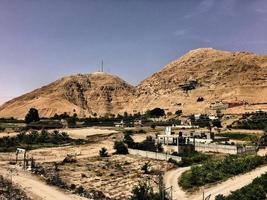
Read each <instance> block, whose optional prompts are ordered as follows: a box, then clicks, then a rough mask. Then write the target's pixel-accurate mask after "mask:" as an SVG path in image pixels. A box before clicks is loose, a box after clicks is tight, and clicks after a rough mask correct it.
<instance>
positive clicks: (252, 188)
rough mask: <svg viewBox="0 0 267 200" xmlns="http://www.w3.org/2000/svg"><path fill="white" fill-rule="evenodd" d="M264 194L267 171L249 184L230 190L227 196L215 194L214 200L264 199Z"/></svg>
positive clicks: (266, 187)
mask: <svg viewBox="0 0 267 200" xmlns="http://www.w3.org/2000/svg"><path fill="white" fill-rule="evenodd" d="M266 195H267V173H265V174H263V175H262V176H260V177H258V178H256V179H254V180H253V182H252V183H251V184H249V185H247V186H245V187H243V188H241V189H239V190H236V191H234V192H232V193H231V194H230V195H229V196H223V195H221V194H220V195H217V196H216V198H215V200H240V199H245V200H255V199H257V200H266Z"/></svg>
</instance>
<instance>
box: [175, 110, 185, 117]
mask: <svg viewBox="0 0 267 200" xmlns="http://www.w3.org/2000/svg"><path fill="white" fill-rule="evenodd" d="M181 114H183V111H182V110H176V111H175V115H177V116H180V115H181Z"/></svg>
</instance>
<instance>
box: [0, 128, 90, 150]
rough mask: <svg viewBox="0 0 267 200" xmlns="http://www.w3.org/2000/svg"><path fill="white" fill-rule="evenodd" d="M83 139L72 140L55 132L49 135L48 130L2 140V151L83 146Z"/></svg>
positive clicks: (63, 133) (21, 134)
mask: <svg viewBox="0 0 267 200" xmlns="http://www.w3.org/2000/svg"><path fill="white" fill-rule="evenodd" d="M82 143H85V141H84V140H81V139H72V138H70V137H69V135H68V134H67V133H65V132H59V131H53V132H51V133H49V132H48V131H46V130H42V131H41V132H38V131H31V132H29V133H26V132H21V133H19V134H18V135H16V136H13V137H9V136H6V137H3V138H0V151H2V152H8V151H15V150H16V148H25V149H27V150H31V149H37V148H41V147H55V146H60V145H63V144H82Z"/></svg>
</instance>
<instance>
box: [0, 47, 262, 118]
mask: <svg viewBox="0 0 267 200" xmlns="http://www.w3.org/2000/svg"><path fill="white" fill-rule="evenodd" d="M198 99H201V100H199V101H198ZM216 102H217V103H216ZM218 102H223V104H225V105H226V104H227V105H228V107H225V108H224V106H223V108H224V112H226V113H243V112H250V111H255V110H258V109H264V110H267V55H256V54H254V53H248V52H227V51H219V50H215V49H212V48H203V49H196V50H192V51H190V52H188V53H187V54H185V55H184V56H182V57H181V58H179V59H178V60H175V61H173V62H171V63H169V64H168V65H166V66H165V67H164V68H163V69H162V70H161V71H159V72H157V73H155V74H153V75H152V76H151V77H149V78H147V79H145V80H144V81H142V82H141V83H140V84H139V85H138V86H136V87H133V86H131V85H129V84H128V83H127V82H125V81H123V80H122V79H120V78H119V77H117V76H114V75H111V74H108V73H103V72H96V73H92V74H84V75H82V74H80V75H75V76H69V77H64V78H62V79H60V80H57V81H55V82H53V83H51V84H49V85H47V86H44V87H42V88H40V89H37V90H35V91H33V92H31V93H28V94H25V95H23V96H20V97H18V98H15V99H13V100H11V101H9V102H7V103H5V104H4V105H3V106H1V107H0V117H12V116H13V117H17V118H23V117H24V116H25V114H26V112H27V111H28V109H29V108H31V107H35V108H37V109H38V110H39V112H40V114H41V116H44V117H50V116H53V115H54V114H56V113H57V114H61V113H64V112H67V113H69V114H73V113H77V114H78V115H79V116H89V115H92V114H93V113H97V114H98V116H99V115H102V116H103V115H105V114H117V113H123V112H124V111H127V112H128V113H134V112H144V111H146V110H147V109H153V108H155V107H161V108H164V109H165V110H166V111H167V112H175V111H176V110H178V109H181V110H183V112H184V113H185V114H191V113H212V112H215V110H216V108H217V107H216V106H217V104H218V105H219V106H221V104H220V103H218Z"/></svg>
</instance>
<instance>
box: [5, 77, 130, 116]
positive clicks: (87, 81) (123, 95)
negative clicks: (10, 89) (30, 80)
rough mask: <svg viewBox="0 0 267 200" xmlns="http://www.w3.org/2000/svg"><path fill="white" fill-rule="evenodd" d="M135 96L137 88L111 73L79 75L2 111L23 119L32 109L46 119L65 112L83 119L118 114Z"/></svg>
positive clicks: (33, 93)
mask: <svg viewBox="0 0 267 200" xmlns="http://www.w3.org/2000/svg"><path fill="white" fill-rule="evenodd" d="M134 92H135V88H134V87H133V86H131V85H129V84H128V83H126V82H125V81H123V80H122V79H120V78H119V77H117V76H114V75H111V74H108V73H104V72H96V73H92V74H79V75H75V76H69V77H64V78H62V79H60V80H57V81H55V82H53V83H51V84H49V85H47V86H44V87H42V88H39V89H37V90H35V91H33V92H30V93H28V94H25V95H23V96H20V97H18V98H15V99H13V100H11V101H8V102H6V103H5V104H4V105H3V106H1V107H0V116H1V117H11V116H14V117H17V118H23V117H24V116H25V113H27V111H28V110H29V108H31V107H34V108H37V109H38V110H39V112H40V115H41V116H43V117H50V116H54V115H55V114H56V113H57V114H62V113H64V112H67V113H68V114H70V115H72V114H74V113H77V114H78V115H79V116H88V115H92V114H94V113H97V114H98V115H104V114H106V113H116V112H118V111H120V110H121V109H123V108H124V107H125V106H126V105H127V104H128V103H129V102H128V101H129V99H130V98H131V97H132V95H133V94H134Z"/></svg>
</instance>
